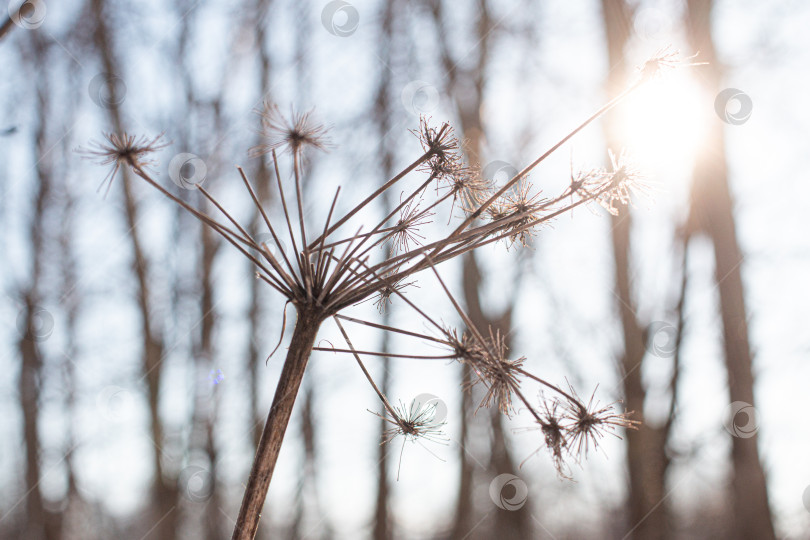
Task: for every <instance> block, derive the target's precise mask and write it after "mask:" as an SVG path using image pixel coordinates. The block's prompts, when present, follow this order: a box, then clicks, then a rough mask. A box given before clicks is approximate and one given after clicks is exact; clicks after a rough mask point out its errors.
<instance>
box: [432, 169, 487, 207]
mask: <svg viewBox="0 0 810 540" xmlns="http://www.w3.org/2000/svg"><path fill="white" fill-rule="evenodd" d="M443 180H444V181H443V182H442V185H440V186H437V188H436V189H437V191H438V189H440V188H446V189H447V190H449V192H450V193H451V194H452V196H453V200H452V204H451V205H450V213H451V217H452V211H453V208H455V207H456V206H458V207H459V208H461V210H462V212H464V213H466V214H470V213H472V212H475V211H476V210H477V209H478V207H479V206H481V205H482V204H483V203H484V201H486V200H487V199H488V198H489V195H490V191H491V188H492V182H490V181H489V180H487V179H486V178H483V177H482V176H481V175H480V174H479V173H478V172H477V171H472V170H470V169H469V168H468V167H461V168H459V169H458V170H457V171H456V172H455V174H451V175H446V176H444V177H443Z"/></svg>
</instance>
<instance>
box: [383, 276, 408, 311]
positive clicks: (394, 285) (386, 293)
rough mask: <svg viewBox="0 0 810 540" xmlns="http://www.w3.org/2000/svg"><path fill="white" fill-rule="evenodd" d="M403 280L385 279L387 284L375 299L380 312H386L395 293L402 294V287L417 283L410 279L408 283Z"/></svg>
mask: <svg viewBox="0 0 810 540" xmlns="http://www.w3.org/2000/svg"><path fill="white" fill-rule="evenodd" d="M403 281H404V280H402V279H400V280H399V281H397V282H389V281H385V285H383V288H382V289H380V292H379V294H377V298H376V299H375V300H374V305H375V306H377V311H379V312H380V314H383V313H385V310H386V308H387V307H388V306H389V305H390V304H391V296H393V295H394V294H402V289H404V288H405V287H408V286H410V285H414V284H415V283H416V282H415V281H409V282H407V283H404V282H403Z"/></svg>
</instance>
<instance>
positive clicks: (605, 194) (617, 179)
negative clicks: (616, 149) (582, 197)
mask: <svg viewBox="0 0 810 540" xmlns="http://www.w3.org/2000/svg"><path fill="white" fill-rule="evenodd" d="M608 155H609V156H610V163H611V166H612V168H613V170H612V171H610V172H609V173H606V181H607V189H605V190H603V191H602V192H601V193H600V195H599V196H598V197H597V200H598V202H599V204H601V205H602V207H603V208H604V209H605V210H607V211H608V212H610V213H611V214H613V215H614V216H616V215H618V214H619V210H618V209H617V208H616V203H617V202H618V203H621V204H623V205H625V206H627V205H629V204H630V203H631V201H632V195H634V194H637V195H643V196H645V197H646V196H648V195H649V188H648V186H647V185H646V183H645V179H644V175H643V174H642V173H641V172H640V171H639V170H638V168H636V167H635V166H634V165H633V164H632V163H631V162H630V160H629V159H628V158H627V155H626V153H625V152H624V151H622V152H621V153H620V154H619V155H618V156H616V154H614V153H613V152H612V151H611V150H608Z"/></svg>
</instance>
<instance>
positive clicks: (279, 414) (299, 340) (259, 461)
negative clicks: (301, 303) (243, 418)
mask: <svg viewBox="0 0 810 540" xmlns="http://www.w3.org/2000/svg"><path fill="white" fill-rule="evenodd" d="M321 322H322V319H321V318H320V317H319V316H318V315H317V314H316V313H313V312H311V311H306V310H301V311H299V313H298V319H297V321H296V323H295V330H294V331H293V335H292V339H291V341H290V348H289V350H288V352H287V358H286V360H285V361H284V367H283V368H282V370H281V377H280V378H279V381H278V386H276V393H275V395H274V396H273V405H272V407H271V408H270V413H269V414H268V415H267V422H266V423H265V425H264V431H263V432H262V437H261V439H260V440H259V447H258V448H257V449H256V456H255V458H254V459H253V466H252V467H251V469H250V477H249V478H248V482H247V486H246V488H245V494H244V496H243V498H242V506H241V508H240V509H239V517H238V518H237V519H236V525H235V526H234V530H233V536H232V537H231V538H232V540H252V539H253V538H254V537H255V536H256V531H257V530H258V527H259V519H260V518H261V511H262V507H263V506H264V500H265V498H266V497H267V490H268V488H269V487H270V479H271V478H272V477H273V470H274V469H275V467H276V461H277V460H278V454H279V451H280V450H281V443H282V441H283V440H284V433H285V432H286V431H287V423H288V422H289V421H290V415H291V414H292V409H293V405H294V404H295V397H296V395H297V394H298V388H299V387H300V386H301V380H302V379H303V378H304V371H305V369H306V366H307V361H308V360H309V356H310V353H311V351H312V347H313V345H314V344H315V337H316V335H317V333H318V328H319V327H320V324H321Z"/></svg>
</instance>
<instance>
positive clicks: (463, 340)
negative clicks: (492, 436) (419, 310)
mask: <svg viewBox="0 0 810 540" xmlns="http://www.w3.org/2000/svg"><path fill="white" fill-rule="evenodd" d="M445 337H446V339H447V342H448V344H449V345H450V346H451V347H452V349H453V357H454V358H455V359H456V360H458V361H459V362H461V363H463V364H466V365H468V366H470V368H471V369H472V370H473V371H474V372H475V375H476V377H477V378H476V379H475V380H473V381H471V382H470V386H475V385H476V384H477V383H482V384H483V385H484V386H485V387H486V392H485V394H484V397H483V399H482V400H481V402H480V403H479V405H478V408H479V409H480V408H482V407H489V406H490V405H492V404H497V406H498V409H499V410H500V411H501V412H503V413H504V414H506V415H507V416H509V415H510V414H511V413H512V411H513V407H512V393H513V392H515V391H516V390H518V389H519V388H520V379H519V378H518V370H519V369H521V368H522V366H523V362H525V360H526V358H525V357H521V358H518V359H517V360H510V359H509V355H508V353H509V350H508V348H507V346H506V340H505V339H504V338H503V336H502V335H501V333H500V332H493V331H492V329H490V332H489V338H488V339H487V340H486V342H485V343H481V342H480V339H478V338H477V337H476V336H475V335H474V334H473V333H471V332H464V333H462V334H461V337H460V338H459V337H458V332H457V331H456V330H455V329H452V330H445Z"/></svg>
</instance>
